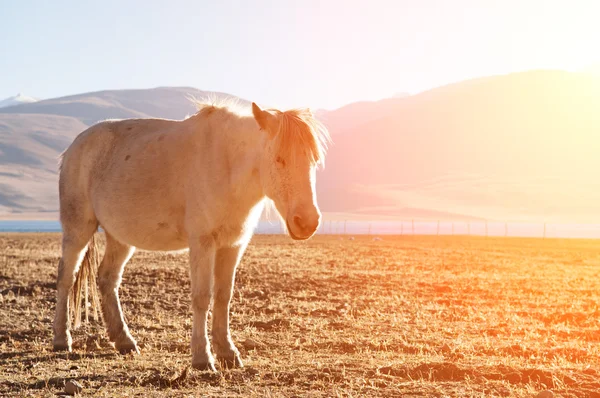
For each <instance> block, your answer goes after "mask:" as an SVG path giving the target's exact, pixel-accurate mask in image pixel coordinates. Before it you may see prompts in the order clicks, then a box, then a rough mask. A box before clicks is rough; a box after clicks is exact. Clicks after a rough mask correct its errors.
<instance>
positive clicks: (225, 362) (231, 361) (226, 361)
mask: <svg viewBox="0 0 600 398" xmlns="http://www.w3.org/2000/svg"><path fill="white" fill-rule="evenodd" d="M219 363H220V364H221V367H222V368H225V369H234V368H243V367H244V364H243V363H242V360H241V359H240V356H239V355H237V354H235V355H234V356H233V357H224V358H219Z"/></svg>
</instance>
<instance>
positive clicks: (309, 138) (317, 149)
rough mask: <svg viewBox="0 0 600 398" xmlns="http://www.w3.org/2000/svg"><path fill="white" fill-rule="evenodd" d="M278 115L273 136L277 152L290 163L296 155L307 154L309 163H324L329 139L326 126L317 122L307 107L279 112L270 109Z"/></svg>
mask: <svg viewBox="0 0 600 398" xmlns="http://www.w3.org/2000/svg"><path fill="white" fill-rule="evenodd" d="M269 112H271V113H273V114H275V115H277V116H279V119H280V122H279V131H278V133H277V135H276V136H275V145H276V147H277V148H278V152H279V153H280V154H281V156H283V157H284V158H285V159H289V160H290V161H291V163H292V164H293V163H295V162H296V159H297V156H298V155H300V154H303V155H305V156H308V159H309V161H310V163H311V164H313V165H315V164H324V161H325V153H326V151H327V144H328V143H329V142H330V141H331V139H330V137H329V132H328V131H327V128H326V127H325V126H324V125H323V124H322V123H321V122H319V121H318V120H317V119H316V118H315V117H314V115H313V114H312V112H311V111H310V110H309V109H291V110H288V111H285V112H281V111H279V110H277V109H270V110H269Z"/></svg>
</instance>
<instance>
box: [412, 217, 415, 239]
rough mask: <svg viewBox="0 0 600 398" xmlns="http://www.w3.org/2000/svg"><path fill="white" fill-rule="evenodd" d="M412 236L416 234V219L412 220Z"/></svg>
mask: <svg viewBox="0 0 600 398" xmlns="http://www.w3.org/2000/svg"><path fill="white" fill-rule="evenodd" d="M412 234H413V235H414V234H415V219H414V218H413V219H412Z"/></svg>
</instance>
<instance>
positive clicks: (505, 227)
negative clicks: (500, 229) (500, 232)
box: [504, 222, 508, 237]
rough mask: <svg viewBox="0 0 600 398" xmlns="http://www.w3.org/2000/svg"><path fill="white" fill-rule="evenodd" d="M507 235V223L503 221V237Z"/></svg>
mask: <svg viewBox="0 0 600 398" xmlns="http://www.w3.org/2000/svg"><path fill="white" fill-rule="evenodd" d="M507 236H508V223H507V222H505V223H504V237H507Z"/></svg>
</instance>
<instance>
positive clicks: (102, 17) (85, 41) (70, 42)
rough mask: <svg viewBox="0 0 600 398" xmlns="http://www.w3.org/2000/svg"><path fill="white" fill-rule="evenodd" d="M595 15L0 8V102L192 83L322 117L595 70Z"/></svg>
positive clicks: (404, 4) (76, 4) (429, 0)
mask: <svg viewBox="0 0 600 398" xmlns="http://www.w3.org/2000/svg"><path fill="white" fill-rule="evenodd" d="M121 3H122V4H121ZM599 15H600V1H597V0H569V1H567V0H565V1H555V0H545V1H542V0H520V1H519V0H498V1H494V0H447V1H443V0H419V1H404V0H397V1H395V0H388V1H383V0H380V1H377V0H369V1H365V0H322V1H316V0H298V1H285V0H272V1H267V0H256V1H251V0H239V1H233V0H219V1H216V0H211V1H195V0H185V1H184V0H179V1H178V0H170V1H168V2H167V1H155V0H146V1H116V0H103V1H94V2H92V1H63V0H55V1H42V0H40V1H32V0H18V1H11V0H0V99H2V98H5V97H8V96H12V95H15V94H17V93H19V92H21V93H23V94H26V95H30V96H35V97H41V98H51V97H58V96H64V95H69V94H77V93H81V92H88V91H96V90H104V89H124V88H150V87H157V86H192V87H196V88H199V89H202V90H215V91H222V92H227V93H230V94H234V95H238V96H240V97H243V98H246V99H248V100H252V101H256V102H259V103H262V104H265V105H272V106H281V107H289V106H310V107H313V108H329V109H331V108H335V107H338V106H341V105H343V104H346V103H350V102H354V101H357V100H374V99H380V98H385V97H389V96H392V95H393V94H394V93H397V92H410V93H417V92H420V91H423V90H426V89H429V88H433V87H436V86H439V85H443V84H448V83H451V82H456V81H460V80H464V79H468V78H472V77H478V76H486V75H492V74H503V73H509V72H514V71H523V70H530V69H566V70H579V69H583V68H586V67H589V66H591V65H595V64H600V45H599V44H598V43H600V23H599V22H598V18H599V17H598V16H599Z"/></svg>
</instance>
